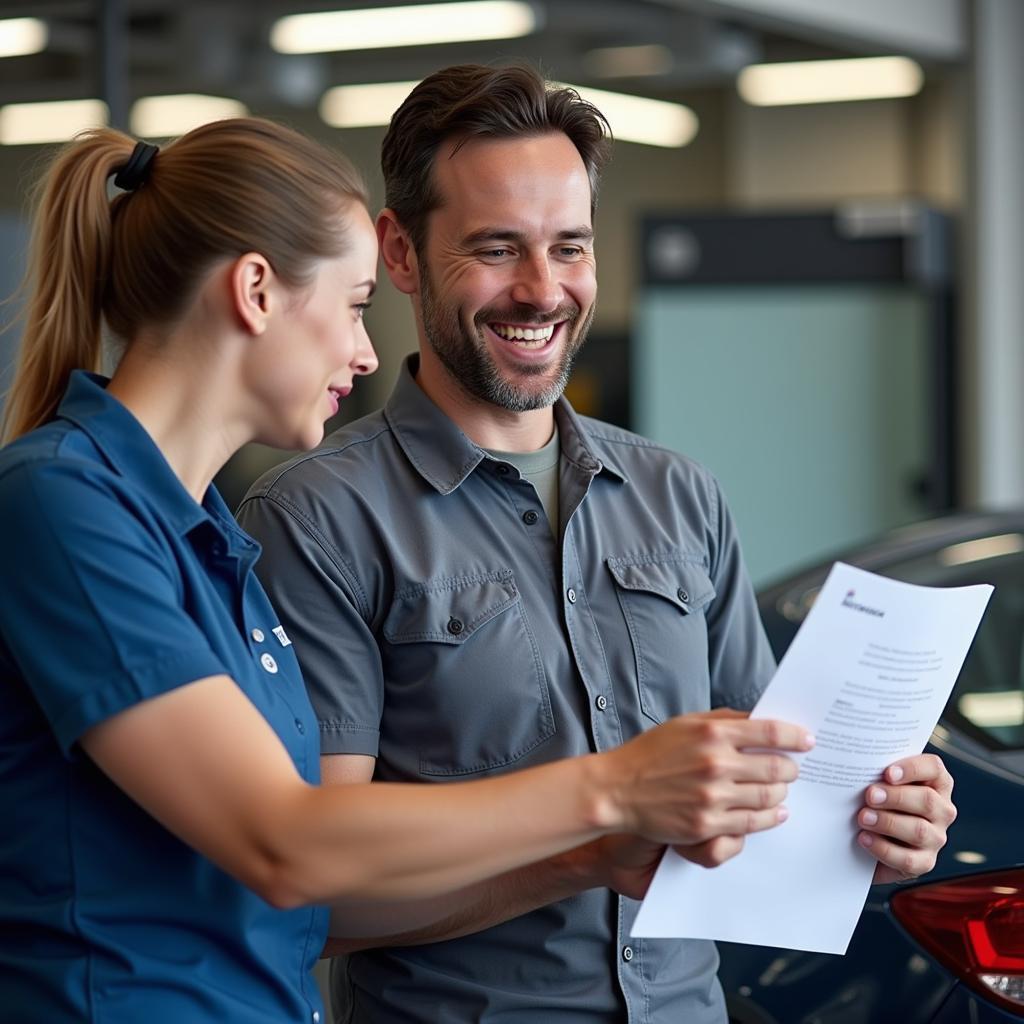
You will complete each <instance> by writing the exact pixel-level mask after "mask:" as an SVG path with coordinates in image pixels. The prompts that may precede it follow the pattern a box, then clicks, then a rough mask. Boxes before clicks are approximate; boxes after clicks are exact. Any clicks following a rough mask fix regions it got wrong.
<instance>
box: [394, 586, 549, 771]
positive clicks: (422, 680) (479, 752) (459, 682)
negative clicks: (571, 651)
mask: <svg viewBox="0 0 1024 1024" xmlns="http://www.w3.org/2000/svg"><path fill="white" fill-rule="evenodd" d="M382 632H383V635H384V638H385V640H386V641H387V644H388V650H387V661H389V662H390V664H386V665H385V678H386V684H385V685H386V688H387V697H386V700H387V704H388V707H387V712H386V714H385V716H384V720H385V722H388V721H389V720H390V723H391V728H389V729H388V732H390V733H391V735H392V736H393V737H394V738H395V739H396V740H397V741H398V745H401V746H406V747H409V746H415V747H416V748H417V750H418V757H419V771H420V773H421V774H423V775H435V776H453V775H469V774H472V773H474V772H485V771H488V770H492V769H496V768H501V767H503V766H505V765H510V764H512V763H514V762H516V761H518V760H519V759H520V758H522V757H523V756H525V755H526V754H528V753H529V752H530V751H531V750H533V749H534V748H535V747H537V746H539V745H540V744H541V743H543V742H544V741H545V740H546V739H548V738H549V737H551V736H552V735H554V732H555V723H554V716H553V714H552V711H551V700H550V695H549V693H548V685H547V679H546V677H545V675H544V669H543V665H542V662H541V657H540V649H539V647H538V646H537V641H536V639H535V637H534V635H533V631H532V630H531V628H530V624H529V621H528V620H527V617H526V611H525V609H524V608H523V602H522V598H521V596H520V594H519V590H518V588H517V587H516V582H515V578H514V576H513V574H512V572H511V570H507V569H506V570H499V571H497V572H491V573H485V574H480V575H472V576H457V577H446V578H443V579H439V580H432V581H430V582H429V583H426V584H422V585H417V586H412V587H406V588H404V589H402V590H400V591H399V592H398V593H396V594H395V597H394V600H393V603H392V606H391V608H390V610H389V612H388V615H387V618H386V619H385V621H384V625H383V628H382ZM388 738H389V737H387V736H382V744H383V743H384V742H386V741H387V739H388Z"/></svg>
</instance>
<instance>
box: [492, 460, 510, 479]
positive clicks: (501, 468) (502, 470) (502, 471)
mask: <svg viewBox="0 0 1024 1024" xmlns="http://www.w3.org/2000/svg"><path fill="white" fill-rule="evenodd" d="M510 472H511V471H510V470H509V468H508V466H506V465H505V463H504V462H499V463H498V466H497V468H496V469H495V473H497V474H498V476H508V474H509V473H510Z"/></svg>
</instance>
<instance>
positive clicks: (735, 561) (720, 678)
mask: <svg viewBox="0 0 1024 1024" xmlns="http://www.w3.org/2000/svg"><path fill="white" fill-rule="evenodd" d="M712 488H713V492H712V493H713V496H714V498H715V513H716V514H715V516H714V517H713V521H712V527H713V529H714V541H713V543H714V550H713V551H712V559H711V576H712V582H713V583H714V585H715V595H716V596H715V599H714V601H712V603H711V606H710V608H709V609H708V613H707V622H708V661H709V668H710V672H711V706H712V707H722V706H726V707H733V708H741V709H744V710H746V709H749V708H752V707H753V706H754V704H756V703H757V699H758V698H759V697H760V696H761V693H762V692H763V690H764V688H765V687H766V686H767V685H768V683H769V681H770V680H771V678H772V676H773V675H774V674H775V656H774V654H772V649H771V645H770V644H769V643H768V637H767V636H766V635H765V632H764V626H763V625H762V623H761V616H760V613H759V612H758V610H757V600H756V598H755V596H754V587H753V585H752V584H751V582H750V577H749V576H748V574H747V567H746V565H745V563H744V561H743V553H742V551H741V550H740V542H739V537H738V536H737V533H736V525H735V523H734V522H733V518H732V514H731V513H730V512H729V508H728V506H727V505H726V503H725V498H724V496H723V495H722V492H721V489H720V488H719V486H718V484H717V482H716V481H712Z"/></svg>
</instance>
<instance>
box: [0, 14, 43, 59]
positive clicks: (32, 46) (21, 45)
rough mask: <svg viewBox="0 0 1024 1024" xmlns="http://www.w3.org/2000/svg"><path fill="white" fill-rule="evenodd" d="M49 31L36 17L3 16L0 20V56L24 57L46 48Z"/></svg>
mask: <svg viewBox="0 0 1024 1024" xmlns="http://www.w3.org/2000/svg"><path fill="white" fill-rule="evenodd" d="M48 38H49V31H48V30H47V28H46V22H44V21H40V20H39V19H38V18H5V19H4V20H2V21H0V57H24V56H25V55H26V54H30V53H39V51H40V50H45V49H46V42H47V39H48Z"/></svg>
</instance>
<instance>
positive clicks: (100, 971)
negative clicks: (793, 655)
mask: <svg viewBox="0 0 1024 1024" xmlns="http://www.w3.org/2000/svg"><path fill="white" fill-rule="evenodd" d="M114 174H116V177H115V179H114V184H115V185H117V186H118V187H119V188H120V189H121V190H122V191H121V192H120V193H119V194H118V195H117V196H116V197H115V198H114V199H113V200H109V199H108V179H109V178H110V176H111V175H114ZM376 255H377V251H376V241H375V238H374V234H373V228H372V225H371V222H370V219H369V216H368V214H367V211H366V195H365V191H364V189H363V186H362V184H361V183H360V181H359V179H358V177H357V176H356V174H355V172H354V171H353V169H352V168H351V167H350V165H349V164H348V163H347V162H346V161H344V160H343V159H342V158H340V157H339V156H337V155H335V154H332V153H330V152H328V151H326V150H324V149H322V148H321V147H319V146H317V145H316V144H314V143H312V142H311V141H309V140H307V139H305V138H303V137H302V136H299V135H297V134H296V133H294V132H291V131H289V130H287V129H285V128H282V127H279V126H276V125H274V124H270V123H267V122H263V121H258V120H248V119H243V120H233V121H222V122H219V123H216V124H211V125H207V126H205V127H203V128H199V129H196V130H195V131H193V132H191V133H189V134H188V135H185V136H184V137H182V138H181V139H180V140H178V141H176V142H174V143H172V144H171V145H169V146H168V147H166V148H165V149H163V150H160V151H159V152H158V151H157V150H156V149H155V147H151V146H147V145H146V144H144V143H138V144H135V142H134V140H132V139H130V138H128V137H126V136H124V135H122V134H119V133H117V132H115V131H109V130H99V131H94V132H89V133H86V134H85V135H84V136H82V137H80V138H79V139H78V140H77V141H76V142H74V143H73V144H71V146H70V147H68V148H67V149H66V150H64V151H63V152H62V153H61V155H60V156H59V157H58V159H57V160H56V162H55V164H54V165H53V167H52V169H51V171H50V173H49V174H48V176H47V178H46V180H45V181H44V183H43V186H42V190H41V198H40V201H39V207H38V212H37V220H36V228H35V236H34V246H33V254H32V258H31V277H32V282H33V290H32V293H31V296H30V302H29V305H28V311H27V322H26V330H25V333H24V343H23V348H22V355H21V360H20V364H19V368H18V371H17V376H16V379H15V384H14V388H13V391H12V394H11V397H10V399H9V402H8V406H7V412H6V436H7V438H8V439H10V440H13V443H11V444H9V445H8V446H7V447H6V448H5V449H4V450H3V451H2V452H0V525H2V530H0V535H2V539H0V564H3V566H4V568H5V573H6V579H5V583H4V586H3V588H2V591H0V631H2V635H0V808H2V811H3V816H4V821H5V828H4V830H3V832H2V837H0V979H2V981H0V988H2V996H0V998H2V1000H3V1006H4V1013H5V1015H6V1016H5V1019H7V1020H11V1021H41V1020H45V1021H48V1022H50V1024H53V1022H60V1021H72V1020H74V1021H80V1020H83V1019H89V1020H94V1021H105V1022H113V1021H116V1022H138V1021H147V1022H150V1024H158V1022H165V1021H166V1022H174V1024H182V1022H188V1024H203V1022H213V1021H218V1022H219V1021H225V1020H231V1021H243V1020H244V1021H253V1022H263V1021H265V1022H270V1021H274V1022H280V1021H307V1022H308V1021H310V1020H312V1021H314V1022H316V1021H318V1020H319V1019H320V1014H321V1009H320V1005H319V999H318V996H317V993H316V988H315V986H314V984H313V983H312V981H311V980H310V976H309V969H310V967H311V966H312V964H313V962H314V961H315V959H316V958H317V956H318V955H319V953H320V950H321V948H322V947H323V944H324V938H325V934H326V925H327V912H326V910H325V909H322V908H317V907H316V906H315V904H318V903H326V902H327V901H332V902H333V903H334V904H335V906H336V907H341V908H342V910H344V908H345V907H349V908H351V912H352V913H353V914H356V913H359V914H363V915H366V914H367V913H368V912H369V913H371V914H372V912H373V909H374V908H375V907H378V906H380V907H384V906H385V905H388V904H393V903H395V902H396V901H403V900H417V899H429V898H431V897H436V896H438V895H440V894H444V893H447V892H451V891H453V890H455V889H458V888H460V887H465V886H469V885H472V884H473V883H476V882H478V881H480V880H481V879H484V878H488V877H491V876H494V875H497V874H499V873H501V872H504V871H507V870H509V869H512V868H514V867H517V866H520V865H523V864H528V863H531V862H533V861H536V860H538V859H540V858H544V857H547V856H550V855H552V854H555V853H558V852H559V851H563V850H568V849H570V848H572V847H575V846H577V845H579V844H582V843H586V842H588V841H590V840H593V839H595V838H597V837H600V836H604V835H607V834H610V833H613V832H621V831H626V830H629V831H634V832H637V833H640V834H642V835H644V836H647V837H648V838H649V839H651V840H654V841H659V842H664V841H673V842H680V843H698V842H702V841H703V840H707V839H710V838H711V837H713V836H728V835H729V834H730V833H733V834H737V835H738V834H741V833H742V832H745V831H748V830H749V828H750V827H751V823H752V820H756V822H757V823H758V824H759V827H767V826H768V825H770V824H773V823H774V822H776V821H777V820H778V817H777V812H776V808H775V806H774V805H775V804H776V803H777V802H778V800H779V799H780V794H779V793H778V792H777V790H778V788H779V787H775V789H774V790H773V789H772V787H765V786H761V785H757V784H755V780H751V784H750V785H749V786H747V787H746V790H747V791H748V792H745V793H744V794H741V795H737V796H735V797H734V798H731V803H730V808H727V809H723V811H722V813H721V814H717V813H716V814H715V815H712V814H710V813H709V812H708V807H706V806H705V807H701V806H696V805H695V804H694V801H693V800H692V799H689V798H686V797H683V796H681V795H677V794H679V793H681V792H682V791H684V790H685V792H687V793H690V792H692V786H691V787H690V788H689V789H686V788H685V787H683V785H682V784H683V782H684V781H686V780H690V781H692V777H693V774H694V771H695V769H694V764H695V760H694V759H695V758H699V757H700V756H701V749H700V748H699V745H698V747H697V749H696V751H694V749H693V747H694V744H693V737H694V733H693V727H692V726H691V727H690V730H689V731H687V730H686V729H685V728H681V727H680V726H678V725H677V724H675V723H669V724H668V725H666V726H664V727H662V728H661V729H658V730H655V731H653V732H651V733H648V734H646V735H645V736H643V737H641V738H640V739H638V740H635V741H633V742H632V743H630V744H628V745H626V746H624V747H621V748H619V749H618V750H616V751H613V752H610V753H606V754H601V755H593V756H590V757H584V758H578V759H574V760H571V761H565V762H561V763H558V764H552V765H548V766H544V767H541V768H536V769H531V770H529V771H525V772H521V773H517V774H512V775H508V776H506V777H503V778H500V779H492V780H487V781H482V782H473V783H467V784H464V785H453V786H444V787H430V788H429V789H424V788H421V787H409V786H397V785H396V786H385V785H375V786H373V787H369V786H355V785H354V786H343V787H324V788H319V787H317V786H316V785H315V783H316V782H317V781H318V767H317V766H318V754H319V750H318V743H317V736H318V733H317V726H316V722H315V720H314V717H313V715H312V712H311V709H310V707H309V704H308V702H307V699H306V696H305V692H304V690H303V686H302V680H301V677H300V674H299V669H298V665H297V662H296V660H295V657H294V653H293V649H292V647H291V646H290V643H289V641H288V638H287V636H286V635H285V633H284V631H283V630H282V629H281V627H280V625H279V623H278V620H277V618H276V617H275V615H274V613H273V610H272V608H271V607H270V605H269V603H268V601H267V599H266V597H265V595H264V593H263V591H262V589H261V588H260V586H259V584H258V583H257V581H256V578H255V576H254V575H253V571H252V569H253V563H254V562H255V560H256V558H257V555H258V549H257V547H256V545H255V544H254V543H253V542H252V541H250V540H249V539H248V538H247V537H246V536H245V535H244V534H243V533H242V532H241V530H240V529H239V528H238V527H237V526H236V525H235V523H234V522H233V520H232V518H231V516H230V515H229V513H228V510H227V508H226V507H225V506H224V504H223V502H222V501H221V499H220V497H219V496H218V494H217V492H216V490H215V488H214V487H213V486H212V485H211V480H212V478H213V476H214V474H215V473H216V472H217V470H218V469H219V468H220V467H221V466H222V465H223V463H224V462H225V461H226V460H227V458H228V457H229V456H230V455H231V454H232V453H233V452H234V451H236V450H237V449H238V448H239V447H240V446H241V445H242V444H245V443H246V442H249V441H259V442H262V443H265V444H270V445H275V446H278V447H283V448H295V447H299V446H311V445H314V444H316V443H317V442H318V441H319V440H320V439H321V437H322V432H323V422H324V420H325V419H327V418H328V417H329V416H330V415H332V414H333V413H334V412H335V411H336V410H337V406H338V402H339V401H341V400H342V399H343V398H344V397H345V396H346V395H347V394H348V392H349V391H350V390H351V387H352V384H353V381H354V380H355V378H356V377H357V376H359V375H361V374H366V373H370V372H372V371H373V370H374V368H375V367H376V357H375V356H374V353H373V349H372V347H371V345H370V342H369V339H368V337H367V335H366V332H365V330H364V327H363V322H362V316H363V312H364V310H365V309H366V307H367V305H368V304H369V301H370V296H371V294H372V293H373V290H374V278H375V264H376ZM104 326H105V327H106V328H108V329H109V331H110V333H111V334H112V335H113V336H114V337H116V338H117V339H120V340H121V341H122V342H123V344H124V349H123V353H122V355H121V358H120V360H119V362H118V365H117V369H116V372H115V373H114V375H113V377H112V379H111V380H110V381H109V382H108V381H106V380H104V379H103V378H101V377H99V376H96V375H94V374H90V373H87V372H84V371H86V370H93V369H95V368H96V366H97V365H98V363H99V357H100V347H101V344H100V343H101V328H102V327H104ZM708 735H709V737H710V738H709V739H708V743H712V742H714V741H715V735H714V734H713V733H711V732H709V734H708ZM769 738H770V737H768V736H767V735H766V742H767V740H768V739H769ZM784 738H785V737H783V739H784ZM755 760H756V759H755ZM768 760H769V758H768V757H765V758H764V761H765V762H766V764H767V761H768ZM766 770H767V769H766ZM769 791H771V792H769ZM766 793H768V795H769V797H770V799H769V800H768V803H770V804H771V806H766ZM755 807H766V809H764V810H760V811H757V812H753V811H751V810H750V808H755ZM752 815H753V816H754V819H752V817H751V816H752ZM758 816H759V817H758ZM723 842H724V843H725V845H724V846H722V847H721V849H720V850H719V852H718V853H717V854H715V855H714V856H716V857H717V858H718V859H721V858H722V857H724V856H726V855H728V853H729V852H732V851H733V850H734V849H735V848H737V847H735V845H733V846H729V843H730V842H731V841H730V840H723ZM360 927H363V926H362V925H360Z"/></svg>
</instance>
